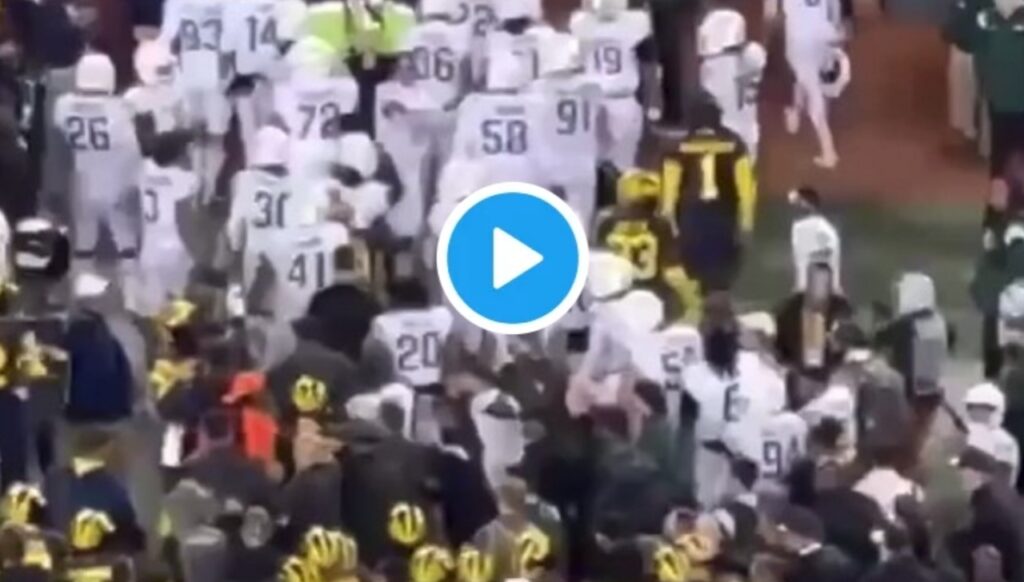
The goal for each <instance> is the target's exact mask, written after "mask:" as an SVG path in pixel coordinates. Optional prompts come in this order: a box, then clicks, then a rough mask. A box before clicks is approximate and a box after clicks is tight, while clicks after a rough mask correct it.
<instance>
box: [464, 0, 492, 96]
mask: <svg viewBox="0 0 1024 582" xmlns="http://www.w3.org/2000/svg"><path fill="white" fill-rule="evenodd" d="M500 1H501V0H459V16H458V18H456V19H455V20H456V21H457V22H459V23H461V25H462V26H464V27H467V28H468V29H469V35H470V49H471V54H470V73H471V74H470V78H471V79H472V80H473V82H474V84H475V86H477V87H479V86H482V85H483V80H484V77H485V76H486V74H487V36H488V35H489V34H490V33H491V32H493V31H494V29H495V28H496V27H497V24H498V17H497V15H496V13H495V9H494V4H495V2H500Z"/></svg>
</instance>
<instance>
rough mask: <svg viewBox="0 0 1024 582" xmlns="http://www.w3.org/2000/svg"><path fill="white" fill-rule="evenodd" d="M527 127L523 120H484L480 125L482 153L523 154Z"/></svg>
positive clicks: (526, 146)
mask: <svg viewBox="0 0 1024 582" xmlns="http://www.w3.org/2000/svg"><path fill="white" fill-rule="evenodd" d="M526 129H527V125H526V121H525V120H523V119H486V120H484V122H483V123H481V124H480V132H481V134H482V136H483V149H484V153H485V154H488V155H497V154H524V153H526V150H527V148H528V147H529V143H528V142H527V135H526V134H527V132H526Z"/></svg>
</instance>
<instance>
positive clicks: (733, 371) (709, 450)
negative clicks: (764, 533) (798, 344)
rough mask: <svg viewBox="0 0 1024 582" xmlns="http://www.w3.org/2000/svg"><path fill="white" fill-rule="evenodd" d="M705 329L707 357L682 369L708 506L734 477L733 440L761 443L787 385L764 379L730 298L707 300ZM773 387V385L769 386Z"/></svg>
mask: <svg viewBox="0 0 1024 582" xmlns="http://www.w3.org/2000/svg"><path fill="white" fill-rule="evenodd" d="M701 334H702V336H703V337H704V360H703V361H700V362H698V363H697V364H696V365H693V366H690V367H689V368H687V369H686V371H685V372H684V374H683V386H684V390H685V396H684V398H683V400H684V402H683V417H684V418H690V419H694V420H695V421H696V424H695V438H696V441H697V445H696V452H695V458H694V463H695V472H694V473H695V475H696V476H697V499H698V501H699V502H700V503H701V505H702V506H704V507H715V506H716V505H717V504H718V503H719V502H720V501H722V496H723V494H724V493H725V492H726V491H727V488H728V486H729V481H730V463H729V459H730V456H729V455H730V453H733V454H735V453H736V452H742V453H746V448H744V450H743V451H730V450H729V449H728V446H727V444H726V441H727V439H726V437H727V436H729V437H731V438H730V439H728V440H733V441H735V442H740V443H744V444H745V443H749V442H756V441H758V440H760V435H761V432H762V428H763V426H764V423H765V421H766V420H767V419H768V418H769V417H770V416H771V415H773V414H776V413H778V412H779V411H781V410H783V408H784V407H785V404H786V395H785V390H784V386H783V385H782V384H779V383H776V382H765V373H766V368H765V366H764V365H763V363H762V362H761V361H760V360H759V358H758V356H757V355H756V354H755V353H753V352H750V351H747V350H743V349H741V348H740V344H739V329H738V325H737V322H736V318H735V316H734V315H733V312H732V308H731V306H730V305H729V302H728V299H727V298H724V297H723V296H721V295H715V296H713V297H710V298H709V299H708V303H707V304H706V305H705V316H704V319H703V321H702V330H701ZM769 387H770V388H771V389H770V390H768V389H766V388H769Z"/></svg>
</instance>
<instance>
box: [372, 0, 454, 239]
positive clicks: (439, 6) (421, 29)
mask: <svg viewBox="0 0 1024 582" xmlns="http://www.w3.org/2000/svg"><path fill="white" fill-rule="evenodd" d="M456 6H457V4H456V3H455V2H454V0H433V1H430V0H428V1H425V2H422V3H421V4H420V6H419V14H420V17H419V22H418V23H417V24H416V26H414V27H413V29H412V30H411V31H410V33H409V39H408V46H407V50H406V51H405V53H404V55H403V57H402V58H401V59H400V61H399V69H398V72H397V73H396V76H395V80H393V81H388V82H385V83H382V84H381V85H379V86H378V87H377V102H376V104H377V111H376V124H375V127H376V129H377V134H376V135H377V139H378V140H379V141H380V143H381V145H383V146H384V148H385V150H387V152H388V153H389V154H390V155H391V156H392V157H393V158H396V159H401V160H402V164H401V165H399V167H398V172H399V173H400V175H401V178H402V184H403V190H404V195H403V197H402V200H401V202H399V203H398V204H397V205H396V206H395V208H394V209H393V210H392V211H391V212H390V213H389V215H388V223H389V224H390V226H391V230H392V232H394V233H395V234H396V235H398V236H400V237H405V238H413V237H415V236H417V235H419V234H420V233H421V231H422V228H423V221H424V219H425V216H426V212H427V200H430V199H431V198H433V197H434V192H433V190H434V189H433V188H432V187H431V184H432V183H433V180H434V179H435V176H436V175H437V173H438V171H439V169H438V165H439V164H441V163H443V162H444V160H445V159H446V158H447V155H448V150H449V148H450V146H451V144H450V142H451V138H452V132H453V131H454V129H455V127H454V126H455V117H454V115H455V114H454V111H455V108H456V107H458V103H459V100H460V99H461V98H462V96H463V95H464V94H465V92H466V90H467V88H468V87H469V83H470V61H469V55H470V43H471V36H470V34H471V30H470V28H469V27H467V26H465V25H464V24H463V23H461V22H457V20H456V19H457V18H459V17H460V15H458V14H456V9H455V7H456ZM462 6H463V7H464V9H465V10H467V11H468V10H469V8H468V7H467V6H468V5H465V4H463V5H462Z"/></svg>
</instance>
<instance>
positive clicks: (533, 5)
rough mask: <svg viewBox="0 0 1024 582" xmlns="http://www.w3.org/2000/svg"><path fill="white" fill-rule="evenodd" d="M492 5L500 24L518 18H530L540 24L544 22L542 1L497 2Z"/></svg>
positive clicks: (496, 0) (498, 0)
mask: <svg viewBox="0 0 1024 582" xmlns="http://www.w3.org/2000/svg"><path fill="white" fill-rule="evenodd" d="M492 5H493V6H494V16H495V18H496V19H497V21H498V22H502V21H505V20H515V19H517V18H528V19H530V20H534V21H538V22H539V21H542V20H544V9H543V7H542V5H541V0H495V1H494V2H493V3H492Z"/></svg>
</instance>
